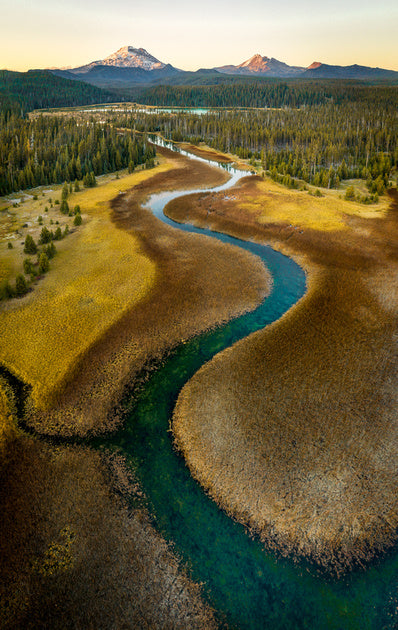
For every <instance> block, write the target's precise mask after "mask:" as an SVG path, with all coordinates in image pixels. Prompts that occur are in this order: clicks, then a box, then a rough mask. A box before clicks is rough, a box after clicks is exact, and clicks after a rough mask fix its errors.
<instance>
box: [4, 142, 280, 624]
mask: <svg viewBox="0 0 398 630" xmlns="http://www.w3.org/2000/svg"><path fill="white" fill-rule="evenodd" d="M160 153H162V155H163V156H164V157H163V158H162V159H161V165H160V167H158V168H156V169H154V170H152V171H145V172H142V173H141V172H139V173H135V174H133V175H132V176H128V177H125V178H122V179H119V180H114V179H113V178H108V181H107V182H105V183H104V185H103V186H99V187H98V188H96V189H92V190H87V191H83V192H81V193H78V194H76V195H72V196H71V198H70V199H69V201H70V204H73V203H79V204H80V206H81V209H82V216H83V225H82V226H81V227H80V228H79V229H78V230H76V231H75V232H73V233H71V234H70V235H69V236H68V237H67V238H66V239H64V240H63V241H62V243H61V245H62V247H61V245H60V246H59V251H58V254H57V256H56V257H55V258H54V259H53V260H52V261H51V269H50V271H49V272H48V274H47V275H46V276H45V277H44V278H42V279H41V280H40V281H39V282H38V283H37V284H36V285H35V286H34V289H33V291H32V292H31V293H29V294H28V295H27V296H25V297H24V298H22V299H15V300H10V301H8V302H2V303H1V305H0V310H1V312H0V323H1V327H0V340H1V344H0V347H1V350H0V363H1V364H2V365H3V366H5V367H7V368H8V370H9V371H10V372H12V373H14V374H16V375H18V376H19V377H20V378H22V380H24V381H25V382H26V383H28V384H30V386H31V392H32V394H31V396H30V400H29V403H30V413H29V417H28V418H24V419H25V420H27V421H28V422H30V425H31V428H33V429H35V430H36V431H37V432H38V433H41V434H44V435H47V436H48V435H52V436H55V437H58V436H60V435H62V436H75V435H80V436H84V435H87V433H88V432H90V433H95V432H98V431H105V430H107V429H111V428H112V427H114V426H115V424H116V423H117V422H119V421H120V419H119V418H118V417H117V416H115V414H114V413H112V411H113V408H114V405H115V404H116V403H117V402H119V400H120V397H121V395H122V392H123V391H124V386H125V385H126V384H131V383H132V382H133V380H134V376H135V375H136V374H137V373H138V372H139V371H140V370H141V369H142V368H143V366H144V365H145V364H146V363H147V362H148V361H150V360H154V359H160V358H161V357H162V355H163V354H164V352H166V351H167V350H168V349H170V348H171V347H172V346H173V345H175V344H176V343H178V342H179V341H181V339H185V338H187V337H188V336H190V335H192V334H195V333H197V332H198V331H201V330H204V329H206V328H209V327H211V326H214V325H216V324H217V323H220V322H222V321H224V320H226V319H228V318H230V317H231V316H232V315H235V314H237V313H240V312H243V311H245V310H247V309H249V308H254V306H255V305H256V304H257V303H258V302H259V300H260V299H261V297H262V296H263V295H264V294H265V293H266V292H267V290H268V276H267V274H266V272H265V269H264V267H263V265H262V264H261V262H259V261H258V260H256V259H255V258H254V257H252V256H250V255H249V254H246V253H240V252H239V251H238V252H237V251H236V248H232V247H227V246H224V245H222V244H219V243H213V240H212V239H204V238H201V237H197V236H193V235H184V234H182V233H181V232H179V231H175V230H173V229H172V228H168V227H167V226H165V225H163V224H161V223H160V222H159V221H158V220H157V219H155V217H153V215H152V214H151V213H150V212H149V211H147V210H144V209H143V208H142V206H141V204H142V202H143V201H144V200H146V199H147V197H148V195H150V194H152V193H153V192H156V191H161V190H166V189H167V190H168V189H170V188H184V187H187V186H191V185H194V186H201V185H203V186H204V185H216V184H219V183H222V182H223V181H225V178H226V177H227V176H226V175H225V173H222V172H220V171H218V170H214V169H210V168H209V167H207V166H206V165H203V164H199V163H191V162H190V161H189V160H186V159H185V158H183V157H181V156H174V155H172V154H170V153H169V152H168V151H167V150H165V151H159V155H160ZM131 187H133V188H132V191H131V192H128V193H126V194H118V193H119V191H120V190H122V191H125V190H127V189H130V188H131ZM111 199H113V201H112V202H110V200H111ZM29 203H30V202H29ZM32 204H33V201H32ZM25 209H26V207H25ZM25 209H24V210H25ZM26 211H27V210H26ZM49 212H51V211H49ZM54 212H55V211H54ZM35 213H36V208H35V206H34V205H32V216H34V215H35ZM53 216H55V215H53ZM24 220H26V218H24ZM46 221H47V220H46ZM23 229H26V228H23ZM34 229H36V227H35V228H34ZM20 249H21V247H20V248H19V249H18V248H17V247H15V248H14V249H13V250H10V251H11V253H12V255H13V256H15V260H16V263H15V265H16V266H17V265H18V264H19V263H20V258H18V257H21V256H22V254H21V251H20ZM220 296H223V298H224V299H223V300H221V299H220ZM55 443H56V440H55ZM0 477H1V493H0V514H1V517H0V518H1V532H2V536H1V541H0V585H1V586H0V609H1V616H0V620H1V621H0V626H1V627H2V628H7V629H8V628H9V629H10V630H11V628H12V629H13V630H14V629H15V628H18V629H19V628H21V629H22V628H23V629H24V630H25V629H28V628H32V629H33V628H34V629H35V630H36V628H41V627H42V628H54V629H56V628H62V629H63V630H64V629H65V628H96V629H98V630H100V629H101V628H104V629H105V628H110V627H129V628H132V627H135V628H163V627H164V628H181V629H186V630H188V629H191V628H198V629H203V630H204V629H206V630H207V629H209V628H213V627H215V622H214V618H213V613H212V611H211V610H210V609H209V608H207V607H206V606H205V605H204V604H203V602H202V600H201V594H200V589H199V587H198V586H196V585H194V584H193V583H192V582H191V581H190V580H189V579H188V576H187V573H186V572H185V571H184V570H183V569H182V568H181V565H180V563H179V562H178V559H177V558H176V557H175V555H174V554H173V553H172V551H171V550H170V549H169V548H168V546H167V545H166V543H165V542H164V540H163V539H162V538H161V537H160V536H159V535H157V534H156V532H155V530H154V529H153V527H152V525H151V523H150V520H149V518H148V515H147V514H146V513H145V511H144V510H142V509H131V508H129V507H128V506H127V500H126V499H127V497H128V496H130V493H131V492H133V493H134V492H138V493H139V492H140V490H139V488H138V486H137V484H136V483H135V481H134V479H133V478H131V477H130V476H129V474H128V473H127V469H126V467H125V465H124V462H123V460H122V458H120V457H118V456H110V455H109V454H106V453H105V454H101V455H100V454H99V453H96V452H94V451H92V450H90V449H88V448H84V447H78V446H69V447H67V446H53V445H51V441H49V442H46V440H38V439H36V438H34V437H30V436H28V435H26V433H24V432H23V431H21V430H20V429H19V428H18V426H17V422H16V420H15V409H14V407H13V401H12V391H11V390H10V387H9V385H7V383H6V382H5V381H3V380H2V381H1V382H0Z"/></svg>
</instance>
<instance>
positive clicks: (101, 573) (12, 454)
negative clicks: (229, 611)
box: [0, 385, 215, 630]
mask: <svg viewBox="0 0 398 630" xmlns="http://www.w3.org/2000/svg"><path fill="white" fill-rule="evenodd" d="M11 407H12V405H11ZM10 411H11V408H10V405H9V404H8V402H7V397H6V395H5V393H4V389H3V388H2V387H1V385H0V449H1V460H0V476H1V493H0V514H1V537H0V611H1V612H0V626H1V628H4V629H7V630H8V629H10V630H11V629H13V630H14V629H21V630H22V628H23V629H24V630H25V629H35V630H36V629H37V628H53V629H54V630H55V629H58V628H62V629H67V628H96V629H98V630H101V629H104V630H105V629H108V628H111V627H118V628H121V627H126V628H162V627H164V628H166V627H167V628H198V629H199V628H203V629H206V630H207V628H214V627H215V622H214V618H213V613H212V611H211V610H210V609H209V608H208V607H206V606H205V605H204V604H203V603H202V600H201V597H200V595H201V594H200V589H199V587H198V586H196V585H194V584H193V583H192V582H191V581H190V580H189V579H188V576H187V573H186V572H185V570H184V569H183V568H182V567H181V564H180V563H179V562H178V560H177V558H176V556H175V555H174V554H173V552H172V550H171V549H170V548H169V547H168V545H167V544H166V543H165V541H164V540H163V539H162V538H161V537H160V536H159V535H158V534H157V533H156V532H155V530H154V529H153V527H152V525H151V523H150V520H149V518H148V515H147V513H146V511H145V510H144V509H143V508H132V509H129V508H128V507H127V503H126V502H125V500H124V499H123V497H122V496H121V494H122V493H120V492H119V494H118V495H116V494H115V487H118V488H120V487H121V485H122V486H123V489H124V490H125V492H126V493H128V494H130V493H131V492H133V494H134V492H137V488H135V487H134V484H132V481H131V479H130V478H129V476H128V475H127V473H126V471H125V463H124V462H123V461H121V458H120V457H119V458H118V457H117V456H115V455H107V456H106V457H105V456H102V455H100V454H98V453H95V452H93V451H92V450H90V449H88V448H78V447H68V448H57V447H52V446H50V445H48V444H45V443H44V442H40V441H38V440H35V439H33V438H31V437H27V436H26V435H24V434H23V433H22V432H21V431H20V430H18V429H17V426H16V423H15V421H14V419H13V416H12V413H10ZM111 464H112V465H111ZM122 482H123V483H122Z"/></svg>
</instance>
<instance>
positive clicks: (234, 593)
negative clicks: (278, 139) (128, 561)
mask: <svg viewBox="0 0 398 630" xmlns="http://www.w3.org/2000/svg"><path fill="white" fill-rule="evenodd" d="M195 159H196V158H195ZM229 170H230V173H231V179H230V180H229V182H227V184H225V185H223V186H219V187H218V188H215V189H213V190H226V189H227V188H228V187H230V186H231V185H233V184H234V183H235V182H236V181H237V179H239V178H240V177H241V176H242V172H239V171H235V170H234V169H231V168H230V169H229ZM189 192H190V193H192V192H196V191H189ZM183 194H187V191H185V192H183V193H182V192H178V193H176V192H173V193H162V194H160V195H154V196H152V197H151V198H150V200H149V201H148V207H149V208H150V209H151V210H152V211H153V212H154V214H155V215H156V216H157V217H158V218H159V219H161V220H162V221H165V222H166V223H167V224H169V225H172V226H174V227H176V228H177V229H181V230H184V231H187V232H195V233H198V234H206V235H210V236H212V237H214V238H217V239H219V240H221V241H222V242H225V243H231V244H233V245H236V246H238V247H242V248H244V249H246V250H248V251H250V252H252V253H253V254H255V255H257V256H259V257H260V258H261V259H262V260H263V262H264V264H265V265H266V267H267V268H268V269H269V271H270V272H271V274H272V277H273V286H272V292H271V294H270V295H269V297H268V298H266V300H265V301H264V302H263V303H262V304H261V305H260V306H259V307H258V308H257V309H256V310H255V311H253V312H252V313H248V314H246V315H244V316H242V317H239V318H237V319H235V320H233V321H232V322H230V323H228V324H227V325H224V326H222V327H220V328H218V329H216V330H213V331H211V332H208V333H206V334H202V335H200V336H198V337H195V338H193V339H192V340H190V341H188V342H186V343H183V344H181V345H180V346H179V347H178V348H177V349H176V350H175V351H174V352H173V353H172V354H171V356H169V357H168V358H167V360H166V361H165V362H164V363H163V364H162V365H161V366H160V367H159V368H158V369H157V370H156V371H155V372H154V373H152V375H151V377H150V379H149V380H148V382H146V384H145V386H144V387H143V388H142V389H141V390H140V391H139V392H138V393H137V392H135V394H134V395H133V396H132V398H131V400H127V401H126V403H125V404H126V408H127V410H128V420H127V422H126V423H125V426H124V428H123V429H122V430H120V431H119V432H118V433H117V434H116V435H115V436H113V438H111V442H112V444H113V445H114V446H116V447H118V448H120V449H122V450H123V452H124V453H125V454H126V456H127V458H128V461H129V463H130V465H131V466H132V467H133V469H134V471H135V474H136V476H137V477H138V479H139V481H140V484H141V486H142V488H143V490H144V492H145V495H146V499H147V505H148V507H149V510H150V512H151V514H152V516H153V520H154V524H155V526H156V527H157V529H158V530H159V531H160V532H161V534H162V535H163V536H164V537H165V538H166V539H167V540H168V541H170V542H171V543H172V544H173V547H174V549H175V551H176V553H177V554H178V555H179V557H180V558H181V559H182V562H183V563H184V564H186V565H187V566H188V569H189V572H190V574H191V576H192V578H193V579H194V580H196V581H198V582H202V583H203V594H204V597H205V599H206V600H207V601H208V602H209V603H210V604H211V606H213V607H214V609H215V610H216V614H217V619H218V622H219V625H220V627H225V626H228V627H229V628H236V629H240V630H246V629H250V630H257V629H258V630H260V629H263V628H270V629H272V630H273V629H281V630H282V629H283V630H289V629H293V628H294V629H295V628H311V629H319V630H322V629H323V628H325V629H326V628H328V629H335V630H338V629H341V630H343V629H344V630H345V629H357V630H365V629H372V630H382V629H387V628H395V627H397V623H398V616H397V612H396V611H397V593H398V557H397V554H396V553H391V554H389V555H387V556H385V557H384V558H383V559H382V560H380V561H377V562H374V563H373V565H372V566H371V567H369V568H367V569H366V570H356V571H353V572H352V573H350V574H349V575H348V576H346V577H344V578H342V579H332V578H330V577H325V576H322V575H320V574H319V573H318V572H317V570H316V568H315V567H314V566H311V565H310V564H307V563H305V562H300V563H295V562H293V560H291V559H282V558H278V557H277V556H276V555H274V554H272V553H268V552H266V551H265V550H264V547H263V545H262V544H261V543H260V542H259V541H258V540H256V539H253V538H252V537H250V536H249V535H248V533H247V531H246V530H245V528H244V527H243V526H242V525H240V524H238V523H236V522H235V521H234V520H232V519H231V518H229V517H228V516H227V515H226V514H225V513H224V512H223V511H222V510H220V509H219V508H218V507H217V505H216V504H215V503H214V502H213V501H212V500H211V499H210V498H209V497H208V496H207V495H206V494H205V493H204V491H203V490H202V488H201V487H200V486H199V484H198V483H197V482H195V481H194V480H193V478H192V477H191V475H190V473H189V470H188V468H187V467H186V465H185V462H184V460H183V459H182V457H181V456H180V455H179V454H178V453H177V452H176V451H175V450H174V448H173V436H172V434H171V431H170V420H171V416H172V412H173V408H174V405H175V402H176V400H177V397H178V394H179V392H180V390H181V388H182V387H183V385H184V384H185V383H186V382H187V381H188V380H189V379H190V378H191V377H192V376H193V375H194V374H195V372H196V371H197V370H198V369H199V368H200V367H201V366H202V365H203V364H204V363H205V362H206V361H208V360H209V359H211V358H212V357H213V356H214V355H215V354H216V353H217V352H220V351H221V350H223V349H225V348H226V347H228V346H230V345H232V344H233V343H235V342H236V341H237V340H239V339H242V338H243V337H245V336H247V335H249V334H250V333H252V332H254V331H256V330H258V329H260V328H264V327H265V326H267V325H268V324H270V323H271V322H273V321H275V320H277V319H279V318H280V317H281V315H282V314H283V313H285V312H286V310H287V309H289V308H290V307H291V306H292V305H293V304H295V303H296V302H297V300H299V299H300V297H301V296H302V295H303V294H304V292H305V288H306V279H305V274H304V272H303V270H302V269H301V268H300V267H299V266H298V265H297V264H296V263H294V262H293V261H292V260H291V259H289V258H287V257H286V256H283V255H282V254H279V253H277V252H275V251H274V250H272V249H271V248H270V247H266V246H263V245H260V244H256V243H250V242H244V241H240V240H237V239H235V238H232V237H229V236H226V235H223V234H218V233H214V232H211V231H209V230H206V229H200V228H196V227H193V226H190V225H185V224H183V225H180V224H176V223H174V222H173V221H172V220H170V219H168V218H167V217H165V216H164V215H163V208H164V206H165V205H166V204H167V202H168V201H170V200H171V199H173V198H175V197H176V196H180V195H183ZM108 445H109V442H108Z"/></svg>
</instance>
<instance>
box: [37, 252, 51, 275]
mask: <svg viewBox="0 0 398 630" xmlns="http://www.w3.org/2000/svg"><path fill="white" fill-rule="evenodd" d="M49 269H50V263H49V262H48V257H47V254H45V253H44V252H42V253H41V254H40V258H39V273H46V272H47V271H48V270H49Z"/></svg>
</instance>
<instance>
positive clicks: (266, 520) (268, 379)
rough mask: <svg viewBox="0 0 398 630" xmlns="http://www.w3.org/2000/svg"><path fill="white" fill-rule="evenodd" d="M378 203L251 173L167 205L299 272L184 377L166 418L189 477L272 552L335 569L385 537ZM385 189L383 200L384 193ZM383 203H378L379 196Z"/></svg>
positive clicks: (390, 529) (392, 215) (389, 456)
mask: <svg viewBox="0 0 398 630" xmlns="http://www.w3.org/2000/svg"><path fill="white" fill-rule="evenodd" d="M391 194H392V198H393V199H394V200H395V201H394V204H395V205H392V206H391V207H390V209H389V210H388V211H386V210H385V209H383V211H381V210H380V209H378V210H377V212H374V211H372V215H371V216H370V217H368V218H364V216H363V206H361V205H360V204H356V203H350V202H348V201H345V200H344V199H339V198H336V197H335V196H333V195H329V194H328V193H327V192H326V191H325V197H323V198H309V196H308V195H307V194H305V193H304V192H302V193H300V192H293V191H286V190H283V189H281V187H280V186H277V185H276V184H275V183H273V182H269V181H268V180H265V181H261V180H260V178H253V179H252V180H244V181H243V184H242V185H241V186H237V187H236V188H235V189H232V190H230V191H228V199H226V198H225V194H224V193H218V194H214V195H210V196H205V195H195V196H192V197H191V198H190V200H189V203H188V202H187V201H186V202H185V204H184V208H182V204H181V202H179V201H176V202H173V203H171V204H169V206H168V208H167V212H168V214H169V215H170V216H172V217H176V218H177V220H184V221H185V220H189V221H193V220H195V221H196V222H198V223H200V224H203V225H206V226H210V227H213V228H214V229H218V230H221V231H227V232H229V233H231V234H233V235H235V236H240V237H243V238H257V239H262V240H264V241H268V242H271V243H272V245H273V246H274V247H276V248H279V249H280V250H281V251H284V252H285V253H287V254H288V255H291V256H294V257H296V259H297V260H299V261H300V263H301V264H302V265H304V267H305V268H306V270H307V272H308V287H309V288H308V292H307V294H306V296H305V297H304V298H303V299H302V300H301V301H300V302H299V303H298V304H297V305H296V306H295V307H293V309H291V310H290V311H289V312H288V313H287V314H286V315H285V316H284V317H283V318H282V319H281V320H280V321H278V322H276V323H275V324H273V325H272V326H270V327H268V328H266V329H265V330H264V331H261V332H259V333H256V334H255V335H252V336H251V337H249V338H248V339H246V340H243V341H241V342H240V343H238V344H236V345H235V346H233V347H232V348H230V349H229V350H226V351H225V352H223V353H221V354H220V355H217V356H216V357H215V358H214V359H213V360H212V361H211V362H210V363H208V364H207V365H205V366H204V367H203V368H202V369H201V370H200V371H199V372H198V373H197V374H196V375H195V376H194V378H193V379H192V380H191V381H190V382H189V383H188V384H187V385H186V386H185V387H184V389H183V391H182V393H181V395H180V397H179V400H178V404H177V407H176V410H175V415H174V423H173V430H174V433H175V436H176V440H177V444H178V446H179V448H180V449H181V450H182V451H183V453H184V455H185V457H186V459H187V462H188V464H189V466H190V468H191V471H192V473H193V474H194V476H195V477H196V478H197V479H198V480H199V481H200V482H201V483H202V484H203V485H204V486H205V488H206V489H207V490H208V491H209V492H210V494H211V495H212V496H213V497H214V498H215V499H216V500H217V501H218V502H219V504H220V505H221V506H222V507H223V508H225V509H226V510H227V511H228V512H230V513H231V514H233V515H234V516H235V517H237V518H239V519H240V520H241V521H243V522H245V523H246V524H248V525H249V526H250V527H252V528H253V530H255V531H256V532H257V533H258V534H259V535H260V536H261V538H262V540H263V541H264V543H265V544H266V545H267V546H269V547H271V548H273V549H276V550H277V551H278V552H280V553H285V554H297V555H301V556H302V555H304V556H308V557H310V558H312V559H313V560H314V561H315V562H317V563H318V564H319V565H321V566H323V567H325V568H326V569H327V570H330V571H333V572H336V573H340V572H342V571H344V570H346V569H348V568H349V567H351V566H353V565H355V564H358V563H359V564H361V563H363V562H366V561H367V560H369V559H370V558H372V557H374V556H375V554H377V553H378V552H380V551H381V550H382V549H385V548H386V547H388V546H390V545H391V544H392V543H394V542H395V540H396V530H397V526H398V502H397V497H396V490H395V489H396V484H397V481H398V479H397V473H396V459H397V456H398V437H397V426H398V401H397V397H396V392H397V391H398V387H397V383H396V367H397V362H396V356H397V355H396V317H397V311H398V302H397V299H396V298H397V288H396V278H397V273H398V258H397V249H396V242H397V236H398V223H397V218H396V217H397V210H396V192H394V191H393V192H392V193H391ZM390 201H391V199H390ZM384 208H385V206H384Z"/></svg>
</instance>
